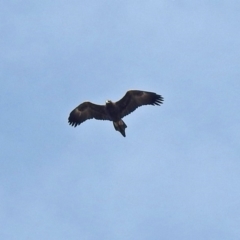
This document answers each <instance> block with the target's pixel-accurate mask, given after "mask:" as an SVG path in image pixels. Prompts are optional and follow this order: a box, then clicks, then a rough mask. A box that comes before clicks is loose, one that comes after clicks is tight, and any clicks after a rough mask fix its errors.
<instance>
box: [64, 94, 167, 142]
mask: <svg viewBox="0 0 240 240" xmlns="http://www.w3.org/2000/svg"><path fill="white" fill-rule="evenodd" d="M162 103H163V97H162V96H161V95H158V94H156V93H153V92H146V91H139V90H130V91H127V93H126V94H125V96H124V97H123V98H122V99H120V100H119V101H117V102H112V101H109V100H108V101H106V104H105V105H97V104H94V103H91V102H84V103H82V104H80V105H79V106H78V107H76V108H75V109H74V110H73V111H72V112H71V113H70V115H69V118H68V122H69V124H70V125H72V126H74V127H76V126H77V125H80V124H81V123H82V122H84V121H86V120H88V119H92V118H95V119H97V120H109V121H112V122H113V126H114V128H115V130H116V131H119V132H120V133H121V134H122V135H123V136H124V137H125V136H126V134H125V128H127V125H126V124H125V123H124V121H123V120H122V118H123V117H125V116H126V115H128V114H130V113H131V112H133V111H134V110H136V109H137V108H138V107H140V106H143V105H161V104H162Z"/></svg>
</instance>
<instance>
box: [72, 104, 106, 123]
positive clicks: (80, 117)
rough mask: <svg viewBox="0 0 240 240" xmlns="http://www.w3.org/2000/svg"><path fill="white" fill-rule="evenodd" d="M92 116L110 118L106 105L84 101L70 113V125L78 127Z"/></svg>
mask: <svg viewBox="0 0 240 240" xmlns="http://www.w3.org/2000/svg"><path fill="white" fill-rule="evenodd" d="M92 118H95V119H98V120H110V119H109V117H108V115H107V112H106V109H105V106H104V105H97V104H94V103H91V102H84V103H82V104H80V105H79V106H78V107H76V108H75V109H74V110H73V111H72V112H71V113H70V115H69V118H68V122H69V124H70V125H72V126H74V127H76V126H77V125H80V124H81V123H82V122H84V121H86V120H88V119H92Z"/></svg>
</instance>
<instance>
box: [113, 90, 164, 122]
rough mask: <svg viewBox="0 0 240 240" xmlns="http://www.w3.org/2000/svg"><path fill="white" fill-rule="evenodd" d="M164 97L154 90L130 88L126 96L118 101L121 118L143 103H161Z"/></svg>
mask: <svg viewBox="0 0 240 240" xmlns="http://www.w3.org/2000/svg"><path fill="white" fill-rule="evenodd" d="M162 103H163V97H162V96H161V95H158V94H156V93H153V92H146V91H139V90H130V91H127V93H126V94H125V96H124V97H123V98H122V99H120V100H119V101H117V102H116V104H117V106H118V107H119V109H120V112H121V113H120V115H121V118H123V117H124V116H126V115H128V114H130V113H131V112H133V111H134V110H136V109H137V108H138V107H140V106H143V105H161V104H162Z"/></svg>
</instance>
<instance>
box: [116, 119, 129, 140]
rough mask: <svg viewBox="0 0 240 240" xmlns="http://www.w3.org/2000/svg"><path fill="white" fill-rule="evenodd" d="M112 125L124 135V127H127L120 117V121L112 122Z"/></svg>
mask: <svg viewBox="0 0 240 240" xmlns="http://www.w3.org/2000/svg"><path fill="white" fill-rule="evenodd" d="M113 126H114V128H115V130H116V131H119V132H120V133H121V134H122V135H123V136H124V137H126V134H125V128H127V125H126V124H125V122H124V121H123V120H122V119H121V120H120V121H117V122H113Z"/></svg>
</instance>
